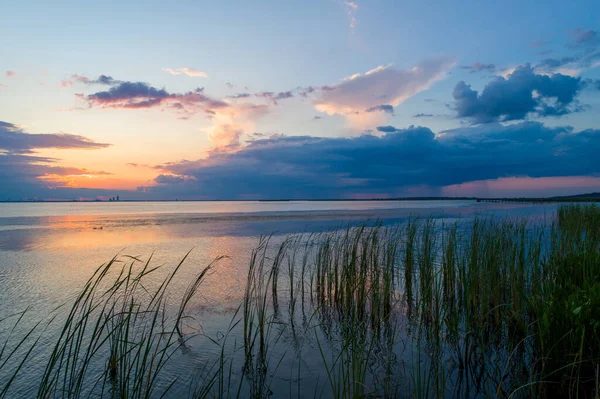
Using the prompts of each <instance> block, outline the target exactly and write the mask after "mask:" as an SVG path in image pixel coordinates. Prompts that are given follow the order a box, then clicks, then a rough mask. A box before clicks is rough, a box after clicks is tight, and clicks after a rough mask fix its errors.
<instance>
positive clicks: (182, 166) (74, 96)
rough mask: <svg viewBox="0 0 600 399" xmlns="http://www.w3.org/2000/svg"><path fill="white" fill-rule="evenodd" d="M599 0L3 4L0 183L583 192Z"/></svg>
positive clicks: (591, 153) (217, 191)
mask: <svg viewBox="0 0 600 399" xmlns="http://www.w3.org/2000/svg"><path fill="white" fill-rule="evenodd" d="M599 15H600V2H599V1H597V0H586V1H577V0H575V1H571V2H566V1H555V0H546V1H522V0H520V1H487V0H484V1H463V2H453V1H446V0H444V1H442V0H431V1H392V0H368V1H367V0H355V1H343V0H340V1H338V0H305V1H253V2H248V1H198V0H195V1H176V2H166V1H135V2H134V1H123V0H122V1H103V2H81V1H60V0H59V1H55V2H48V1H45V0H44V1H19V2H16V1H11V2H5V3H4V4H3V5H2V24H0V54H1V56H0V200H8V199H10V200H18V199H68V200H70V199H74V198H81V199H95V198H103V199H106V198H108V197H111V196H116V195H120V197H121V199H176V198H177V199H281V198H295V199H319V198H373V197H376V198H386V197H404V196H521V195H522V196H548V195H567V194H577V193H584V192H592V191H600V18H599V17H598V16H599Z"/></svg>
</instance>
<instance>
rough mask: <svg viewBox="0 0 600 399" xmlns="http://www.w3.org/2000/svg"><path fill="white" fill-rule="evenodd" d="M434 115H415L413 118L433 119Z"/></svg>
mask: <svg viewBox="0 0 600 399" xmlns="http://www.w3.org/2000/svg"><path fill="white" fill-rule="evenodd" d="M433 116H434V115H433V114H424V113H422V112H420V113H418V114H415V115H413V118H432V117H433Z"/></svg>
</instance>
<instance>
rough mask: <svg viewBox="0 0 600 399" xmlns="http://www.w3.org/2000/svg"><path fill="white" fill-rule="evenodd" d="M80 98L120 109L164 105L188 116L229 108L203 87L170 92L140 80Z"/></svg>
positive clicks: (94, 103)
mask: <svg viewBox="0 0 600 399" xmlns="http://www.w3.org/2000/svg"><path fill="white" fill-rule="evenodd" d="M82 98H84V99H85V100H86V101H87V102H88V104H89V105H90V106H96V107H102V108H122V109H140V108H153V107H160V106H163V107H166V108H169V109H172V110H175V111H176V112H179V113H180V114H181V115H184V116H188V117H189V116H190V115H193V114H194V113H196V112H199V111H204V112H206V113H207V114H209V115H212V114H214V112H215V110H217V109H222V108H227V107H229V104H228V103H226V102H224V101H221V100H216V99H213V98H210V97H209V96H207V95H205V94H204V89H202V88H197V89H195V90H193V91H188V92H186V93H169V92H168V91H167V90H166V89H157V88H155V87H152V86H150V85H149V84H147V83H143V82H120V83H119V84H118V85H116V86H113V87H111V88H110V89H109V90H107V91H100V92H97V93H93V94H90V95H87V96H83V97H82Z"/></svg>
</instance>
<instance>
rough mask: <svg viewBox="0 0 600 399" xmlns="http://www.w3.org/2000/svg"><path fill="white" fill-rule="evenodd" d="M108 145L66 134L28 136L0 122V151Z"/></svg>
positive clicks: (11, 151) (15, 126)
mask: <svg viewBox="0 0 600 399" xmlns="http://www.w3.org/2000/svg"><path fill="white" fill-rule="evenodd" d="M109 146H110V144H106V143H98V142H95V141H93V140H90V139H88V138H86V137H83V136H78V135H75V134H68V133H46V134H30V133H26V132H24V131H23V129H22V128H20V127H19V126H17V125H14V124H12V123H8V122H2V121H0V150H4V151H6V152H10V153H27V152H31V150H34V149H38V148H62V149H69V148H70V149H75V148H77V149H90V150H92V149H99V148H106V147H109Z"/></svg>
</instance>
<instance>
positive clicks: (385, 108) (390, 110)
mask: <svg viewBox="0 0 600 399" xmlns="http://www.w3.org/2000/svg"><path fill="white" fill-rule="evenodd" d="M376 111H380V112H385V113H386V114H391V115H394V107H393V106H391V105H389V104H381V105H376V106H374V107H371V108H367V109H366V110H365V112H376Z"/></svg>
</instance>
